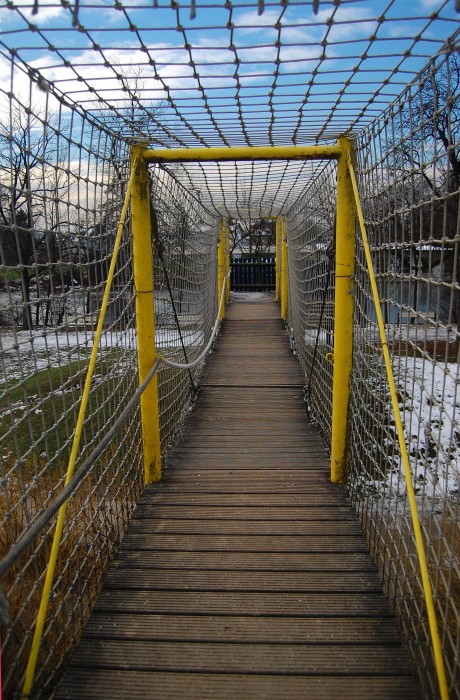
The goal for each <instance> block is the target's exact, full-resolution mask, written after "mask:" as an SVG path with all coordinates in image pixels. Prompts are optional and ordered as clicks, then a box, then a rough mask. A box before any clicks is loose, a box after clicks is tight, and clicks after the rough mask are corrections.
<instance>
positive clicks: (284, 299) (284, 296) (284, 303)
mask: <svg viewBox="0 0 460 700" xmlns="http://www.w3.org/2000/svg"><path fill="white" fill-rule="evenodd" d="M287 256H288V251H287V240H286V222H285V220H284V216H282V217H281V279H280V282H281V318H282V319H283V321H285V320H286V319H287V312H288V276H287Z"/></svg>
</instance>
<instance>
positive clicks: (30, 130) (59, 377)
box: [0, 91, 142, 697]
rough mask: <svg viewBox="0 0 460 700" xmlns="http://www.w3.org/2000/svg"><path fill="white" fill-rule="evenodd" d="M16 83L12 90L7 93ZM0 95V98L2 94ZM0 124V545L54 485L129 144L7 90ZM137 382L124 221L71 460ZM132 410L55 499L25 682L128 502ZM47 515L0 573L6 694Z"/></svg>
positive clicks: (60, 653)
mask: <svg viewBox="0 0 460 700" xmlns="http://www.w3.org/2000/svg"><path fill="white" fill-rule="evenodd" d="M18 94H19V91H18ZM4 97H5V96H4V95H2V99H3V98H4ZM3 116H4V117H5V118H4V119H2V127H1V131H0V188H1V189H0V196H1V215H2V219H1V224H0V261H1V267H0V276H1V292H0V321H1V327H0V357H1V362H2V369H3V379H2V384H1V388H0V389H1V398H0V401H1V408H2V410H1V414H0V443H1V453H0V470H1V471H0V478H1V482H0V483H1V486H0V518H1V527H0V531H1V533H2V534H1V556H4V555H5V554H6V553H7V551H8V550H9V548H10V547H11V546H12V545H13V544H14V543H15V542H16V541H17V540H18V539H19V538H20V537H21V536H22V535H24V534H25V533H27V531H28V529H29V527H30V526H31V524H32V523H34V521H35V519H36V518H37V516H38V515H39V514H40V513H41V512H42V511H43V509H45V508H46V507H47V506H48V505H50V503H51V502H52V501H53V499H54V498H55V496H56V494H57V493H58V492H59V491H60V489H61V488H62V486H63V483H64V479H65V474H66V469H67V464H68V461H69V455H70V450H71V445H72V440H73V437H74V433H75V426H76V418H77V414H78V410H79V406H80V401H81V394H82V388H83V385H84V381H85V377H86V369H87V364H88V360H89V356H90V352H91V349H92V346H93V342H94V336H95V328H96V324H97V320H98V315H99V310H100V306H101V301H102V297H103V292H104V287H105V283H106V280H107V274H108V270H109V264H110V258H111V253H112V248H113V243H114V239H115V234H116V231H117V225H118V221H119V217H120V213H121V206H122V203H123V197H124V191H125V187H126V180H127V177H128V175H129V152H128V148H127V146H126V144H124V143H122V142H120V141H117V140H116V139H114V138H113V137H111V136H110V135H109V134H108V133H106V132H104V131H101V130H100V129H96V128H94V126H93V125H92V124H91V122H89V121H88V120H86V119H84V118H82V117H81V116H80V115H79V114H77V113H76V112H71V111H69V110H64V109H63V110H62V111H60V112H56V111H54V110H50V109H48V108H47V106H46V105H45V106H43V107H40V108H38V107H36V106H34V104H33V103H32V102H31V101H29V100H28V99H25V98H24V97H23V98H21V97H19V96H14V95H12V96H11V99H10V102H9V110H8V113H7V114H4V115H3ZM136 385H137V359H136V335H135V327H134V289H133V274H132V255H131V244H130V233H129V226H128V225H127V224H126V225H125V227H124V230H123V233H122V242H121V249H120V253H119V256H118V260H117V264H116V267H115V274H114V280H113V285H112V290H111V293H110V297H109V303H108V309H107V315H106V320H105V325H104V329H103V334H102V340H101V343H100V349H99V353H98V359H97V362H96V367H95V373H94V379H93V384H92V389H91V392H90V397H89V404H88V410H87V416H86V420H85V423H84V426H83V432H82V441H81V446H80V451H79V456H78V460H77V464H76V468H77V469H78V467H79V466H80V465H81V464H82V463H83V462H84V460H85V459H86V458H87V457H88V456H89V455H90V454H91V452H92V451H93V449H94V448H95V446H96V445H97V444H98V442H99V441H100V439H101V437H103V435H104V434H105V433H106V432H107V431H108V430H109V429H110V427H111V426H112V424H113V422H114V421H115V420H116V419H117V418H118V416H119V415H120V412H121V410H122V408H123V406H124V405H125V403H126V402H127V401H128V400H129V399H130V398H131V396H132V394H133V392H134V391H135V388H136ZM140 444H141V443H140V432H139V418H138V415H137V412H136V411H135V412H134V413H133V414H132V416H131V418H130V419H129V420H128V422H127V423H126V424H125V429H124V431H123V434H121V435H120V436H119V439H118V440H117V441H116V442H114V443H112V444H111V445H110V446H109V447H108V448H107V449H106V450H105V452H104V453H103V455H102V456H101V457H100V458H99V459H98V460H97V462H96V463H95V464H94V466H93V468H92V470H91V472H90V475H89V476H88V478H87V479H86V480H85V481H84V482H83V484H82V485H81V487H80V488H79V489H78V490H77V492H76V493H75V494H74V496H73V498H72V499H71V501H70V502H69V506H68V513H67V521H66V525H65V528H64V534H63V539H62V544H61V549H60V554H59V557H58V565H57V571H56V576H55V581H54V585H53V589H52V595H51V604H50V608H49V611H48V615H47V623H46V627H45V633H44V638H43V641H42V644H41V653H40V657H39V663H38V672H37V678H36V687H38V688H40V693H41V694H42V695H43V696H46V695H47V693H49V691H50V684H52V682H53V678H54V676H55V674H56V673H58V672H59V669H60V667H61V665H62V660H63V658H65V655H66V654H67V652H68V651H69V650H70V649H71V648H72V647H73V645H74V644H75V642H76V640H77V639H78V636H79V633H80V630H81V626H82V624H83V623H84V621H85V620H86V619H87V617H88V615H89V611H90V609H91V606H92V604H93V603H94V601H95V598H96V595H97V592H98V590H99V588H100V586H101V582H102V578H103V575H104V573H105V571H106V569H107V566H108V564H109V562H110V560H111V558H112V556H113V552H114V550H115V548H116V546H117V544H118V543H119V542H120V540H121V538H122V536H123V533H124V530H125V528H126V525H127V522H128V520H129V517H130V514H131V512H132V510H133V508H134V505H135V503H136V502H137V500H138V497H139V494H140V491H141V487H142V481H141V475H142V455H141V449H140ZM54 527H55V522H54V521H53V522H51V523H50V524H49V525H48V526H47V527H46V528H45V530H44V531H43V532H42V533H41V535H40V536H39V537H38V538H37V539H36V540H35V541H34V542H33V543H32V544H31V546H30V547H29V548H28V549H27V550H26V552H25V553H24V554H23V555H22V557H21V558H20V559H19V560H18V561H17V562H16V564H15V565H14V567H13V568H12V569H11V570H10V571H9V573H8V574H7V575H6V576H5V577H4V578H3V580H2V586H3V590H4V593H5V595H6V598H7V599H8V602H9V606H10V610H9V613H10V624H9V625H8V626H7V627H6V628H5V629H3V630H2V637H3V669H4V693H5V696H6V697H12V696H13V695H14V694H15V693H19V690H20V687H21V683H22V674H23V672H24V667H25V663H26V660H27V657H28V654H29V651H30V642H31V634H32V631H33V628H34V622H35V616H36V612H37V607H38V603H39V600H40V596H41V590H42V587H43V580H44V575H45V572H46V569H47V562H48V557H49V553H50V546H51V542H52V537H53V533H54Z"/></svg>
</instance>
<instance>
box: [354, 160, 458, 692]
mask: <svg viewBox="0 0 460 700" xmlns="http://www.w3.org/2000/svg"><path fill="white" fill-rule="evenodd" d="M348 170H349V173H350V178H351V182H352V186H353V192H354V195H355V202H356V210H357V215H358V220H359V227H360V230H361V237H362V240H363V246H364V253H365V257H366V262H367V268H368V273H369V279H370V283H371V289H372V294H373V297H374V304H375V312H376V315H377V323H378V327H379V333H380V341H381V343H382V352H383V357H384V361H385V368H386V371H387V379H388V385H389V388H390V395H391V403H392V406H393V412H394V417H395V425H396V430H397V433H398V442H399V448H400V451H401V461H402V463H403V467H404V476H405V480H406V488H407V497H408V500H409V507H410V513H411V517H412V527H413V529H414V535H415V542H416V547H417V555H418V560H419V566H420V573H421V577H422V585H423V592H424V594H425V601H426V608H427V613H428V623H429V628H430V635H431V643H432V646H433V653H434V659H435V666H436V673H437V677H438V684H439V692H440V696H441V700H449V690H448V686H447V678H446V672H445V666H444V659H443V653H442V647H441V640H440V636H439V629H438V623H437V620H436V611H435V607H434V599H433V591H432V588H431V582H430V575H429V572H428V564H427V558H426V552H425V545H424V542H423V535H422V528H421V525H420V518H419V514H418V510H417V503H416V500H415V491H414V485H413V483H412V472H411V469H410V463H409V456H408V453H407V446H406V441H405V438H404V428H403V424H402V419H401V412H400V409H399V403H398V397H397V390H396V384H395V379H394V374H393V368H392V365H391V358H390V351H389V349H388V340H387V337H386V332H385V323H384V321H383V315H382V310H381V307H380V297H379V293H378V289H377V282H376V278H375V272H374V266H373V263H372V257H371V251H370V246H369V240H368V237H367V233H366V226H365V223H364V215H363V211H362V208H361V202H360V198H359V191H358V185H357V181H356V175H355V170H354V167H353V162H352V160H351V157H348Z"/></svg>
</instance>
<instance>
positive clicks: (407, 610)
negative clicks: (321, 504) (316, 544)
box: [349, 53, 460, 698]
mask: <svg viewBox="0 0 460 700" xmlns="http://www.w3.org/2000/svg"><path fill="white" fill-rule="evenodd" d="M459 77H460V75H459V58H458V55H457V54H455V53H453V54H448V55H442V56H440V57H439V58H438V59H436V60H435V61H434V62H433V63H432V64H431V65H430V66H429V67H428V68H427V69H426V71H424V72H423V73H422V75H421V79H420V81H419V82H417V84H416V85H414V86H413V87H411V88H409V89H408V90H407V92H406V93H404V94H403V95H402V97H401V99H400V100H399V101H398V103H396V104H395V105H394V107H393V108H392V109H389V110H388V111H387V112H386V113H385V114H384V115H383V117H382V118H381V119H380V120H378V121H376V122H375V123H374V125H373V126H372V128H370V129H369V130H368V131H366V132H365V133H363V134H362V135H361V136H360V138H359V140H358V143H357V158H358V167H359V172H360V190H361V197H362V202H363V208H364V215H365V219H366V226H367V230H368V236H369V239H370V244H371V250H372V257H373V264H374V266H375V270H376V274H377V281H378V287H379V293H380V296H381V308H382V314H383V318H384V321H385V325H386V331H387V336H388V343H389V348H390V352H391V357H392V366H393V371H394V374H395V381H396V386H397V390H398V399H399V407H400V410H401V414H402V418H403V423H404V430H405V439H406V444H407V445H408V452H409V458H410V465H411V471H412V478H413V482H414V484H415V489H416V493H417V505H418V510H419V513H420V518H421V523H422V530H423V535H424V540H425V543H426V547H427V556H428V565H429V571H430V577H431V581H432V585H433V587H434V595H435V601H436V614H437V619H438V623H439V627H440V633H441V638H442V642H443V650H444V655H445V662H446V666H447V674H448V678H449V683H450V693H451V697H452V698H458V697H460V694H459V692H460V691H459V688H458V682H457V681H458V676H457V680H456V674H458V666H459V646H458V644H459V640H458V629H459V614H460V610H459V607H458V602H459V600H460V596H459V593H460V588H459V586H460V582H459V571H458V558H459V553H460V550H459V546H460V532H459V499H458V494H459V486H460V484H459V482H460V454H459V447H460V433H459V429H458V421H457V415H458V408H459V396H458V384H459V365H458V359H459V358H458V352H459V331H458V329H459V322H460V315H459V314H460V305H459V301H460V295H459V294H460V286H459V276H458V275H459V270H460V267H459V264H458V245H459V240H460V239H459V228H458V211H459V184H460V180H459V174H460V168H459V164H460V159H459V135H460V134H459V126H460V103H459V96H458V90H457V86H458V82H459ZM355 299H356V303H355V319H354V366H353V379H352V392H351V396H352V401H351V426H350V438H349V440H350V457H349V465H350V491H351V495H352V499H353V502H354V504H355V507H356V509H357V511H358V513H359V515H360V518H361V522H362V525H363V528H364V530H365V533H366V537H367V540H368V543H369V546H370V548H371V551H372V553H373V556H374V559H375V561H376V564H377V566H378V568H379V571H380V573H381V575H382V578H383V582H384V587H385V590H386V592H387V594H388V596H389V598H390V600H391V602H392V605H393V607H394V609H395V612H396V614H397V617H398V619H399V623H400V629H401V633H402V635H403V637H404V639H405V640H406V643H407V646H408V649H409V652H410V655H411V656H412V658H413V663H414V668H415V669H416V672H417V675H418V676H419V679H420V681H421V684H422V687H423V691H424V695H425V697H427V698H428V697H430V698H431V697H436V696H437V681H436V674H435V672H434V668H433V658H432V652H431V643H430V640H429V631H428V622H427V616H426V610H425V606H424V599H423V594H422V586H421V580H420V574H419V568H418V563H417V557H416V551H415V544H414V539H413V534H412V526H411V522H410V515H409V508H408V503H407V499H406V487H405V482H404V477H403V471H402V465H401V456H400V452H399V448H398V443H397V436H396V431H395V424H394V419H393V413H392V409H391V404H390V395H389V389H388V383H387V379H386V373H385V369H384V366H383V362H382V348H381V343H380V340H379V334H378V329H377V324H376V315H375V307H374V304H373V300H372V298H371V294H370V286H369V277H368V273H367V270H366V264H365V260H364V254H363V249H362V245H361V242H360V240H359V234H358V237H357V246H356V280H355Z"/></svg>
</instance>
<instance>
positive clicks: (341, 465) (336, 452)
mask: <svg viewBox="0 0 460 700" xmlns="http://www.w3.org/2000/svg"><path fill="white" fill-rule="evenodd" d="M339 145H340V148H341V156H340V158H339V162H338V169H337V217H336V252H335V313H334V376H333V382H332V438H331V481H332V482H333V483H336V484H345V483H346V482H347V476H348V462H347V436H348V413H349V399H350V378H351V367H352V356H353V306H354V299H353V275H354V255H355V218H356V207H355V200H354V193H353V186H352V182H351V178H350V173H349V170H348V158H349V157H350V154H351V142H350V140H349V139H347V138H340V139H339Z"/></svg>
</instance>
